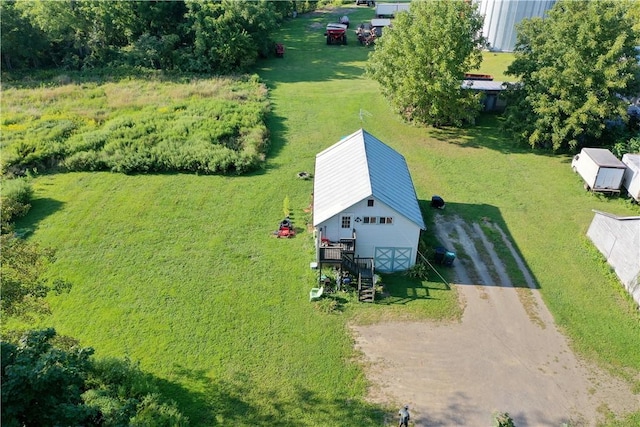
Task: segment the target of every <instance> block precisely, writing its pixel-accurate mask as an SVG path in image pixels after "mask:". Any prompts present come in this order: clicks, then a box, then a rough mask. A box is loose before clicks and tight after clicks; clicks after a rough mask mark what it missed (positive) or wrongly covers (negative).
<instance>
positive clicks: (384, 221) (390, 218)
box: [380, 216, 393, 224]
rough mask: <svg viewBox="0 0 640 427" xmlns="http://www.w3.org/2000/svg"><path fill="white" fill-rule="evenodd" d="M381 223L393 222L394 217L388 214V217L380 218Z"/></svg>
mask: <svg viewBox="0 0 640 427" xmlns="http://www.w3.org/2000/svg"><path fill="white" fill-rule="evenodd" d="M380 224H393V218H392V217H390V216H388V217H381V218H380Z"/></svg>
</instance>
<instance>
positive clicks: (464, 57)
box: [367, 0, 485, 126]
mask: <svg viewBox="0 0 640 427" xmlns="http://www.w3.org/2000/svg"><path fill="white" fill-rule="evenodd" d="M482 22H483V19H482V16H481V15H480V14H479V13H478V10H477V5H476V4H475V3H473V2H463V1H456V0H441V1H433V0H429V1H417V2H412V3H411V6H410V9H409V11H408V12H406V13H404V12H403V13H400V14H398V16H397V17H396V19H394V21H393V27H390V28H385V30H384V35H383V36H382V37H381V38H379V39H378V40H376V46H375V50H374V51H373V52H372V53H371V54H370V55H369V61H368V62H367V73H368V75H369V76H371V78H373V79H374V80H375V81H377V82H378V83H379V84H380V87H381V90H382V93H383V94H384V96H385V97H386V98H387V99H388V100H389V102H390V103H391V105H392V106H393V108H394V109H395V110H396V111H397V112H398V113H399V114H400V115H401V116H402V117H403V118H404V119H405V120H407V121H411V122H415V123H421V124H426V125H432V126H443V125H457V126H459V125H462V124H463V123H464V122H470V121H473V119H474V118H475V116H476V115H477V113H478V112H479V111H480V108H481V105H480V102H479V101H480V100H479V97H480V95H479V94H474V93H473V91H469V90H464V89H462V88H461V83H462V81H463V80H464V74H465V72H468V71H469V70H472V69H476V68H478V66H479V65H480V62H481V61H482V48H483V47H484V45H485V40H484V38H483V37H482V36H481V35H480V31H481V29H482Z"/></svg>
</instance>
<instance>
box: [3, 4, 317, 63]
mask: <svg viewBox="0 0 640 427" xmlns="http://www.w3.org/2000/svg"><path fill="white" fill-rule="evenodd" d="M316 3H317V2H316V1H275V2H274V1H248V0H222V1H215V2H210V1H203V0H187V1H158V2H155V1H154V2H148V1H123V2H104V1H92V0H77V1H73V2H62V1H47V0H9V1H3V2H1V3H0V8H1V12H2V32H1V33H2V60H3V62H4V64H3V65H4V66H3V69H7V70H12V69H19V68H43V67H44V68H46V67H51V66H53V67H59V68H65V69H69V70H78V69H87V70H88V69H93V68H98V67H106V66H111V67H114V66H116V67H117V66H133V67H144V68H152V69H163V70H180V71H195V72H213V73H221V72H230V71H232V72H237V71H243V70H246V69H247V67H249V66H251V65H253V64H254V63H255V62H256V61H257V59H258V58H259V57H261V56H262V57H264V56H267V55H269V54H270V53H271V52H272V51H273V47H274V41H273V39H272V33H273V31H274V30H275V29H276V28H278V27H279V26H280V24H281V23H282V22H283V21H284V20H285V19H286V18H287V17H290V16H291V15H292V13H293V11H294V10H295V11H298V12H306V11H309V10H311V9H313V8H314V7H315V5H316Z"/></svg>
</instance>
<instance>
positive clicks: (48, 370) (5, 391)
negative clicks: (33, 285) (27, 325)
mask: <svg viewBox="0 0 640 427" xmlns="http://www.w3.org/2000/svg"><path fill="white" fill-rule="evenodd" d="M55 335H56V333H55V331H54V330H53V329H45V330H42V331H31V332H29V333H27V334H25V335H24V336H23V337H22V338H21V339H20V341H19V343H18V344H17V345H16V344H12V343H8V342H4V341H3V342H2V409H1V411H2V424H3V425H6V426H36V425H40V426H55V425H89V424H95V423H92V422H90V420H91V419H92V418H93V417H95V416H96V415H97V414H96V412H97V411H95V410H92V408H90V407H87V406H85V405H84V403H83V401H82V393H83V392H84V391H85V390H84V382H85V380H86V377H87V371H88V369H89V367H90V365H89V357H90V356H91V354H93V350H92V349H90V348H80V349H78V348H76V349H73V350H71V351H63V350H61V349H58V348H55V347H54V346H53V345H52V344H51V340H52V338H53V337H54V336H55Z"/></svg>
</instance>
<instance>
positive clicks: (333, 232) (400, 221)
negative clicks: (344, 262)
mask: <svg viewBox="0 0 640 427" xmlns="http://www.w3.org/2000/svg"><path fill="white" fill-rule="evenodd" d="M370 199H371V200H374V206H373V207H369V206H367V200H370ZM345 212H349V213H353V215H354V218H360V219H361V221H356V222H354V223H353V224H354V227H353V228H355V230H356V256H359V257H364V258H373V257H374V255H375V250H376V248H378V247H385V248H388V247H396V248H411V262H410V266H411V265H413V264H414V263H415V257H416V253H417V250H418V240H419V238H420V227H419V226H417V225H416V224H415V223H414V222H413V221H411V220H409V219H407V218H406V217H405V216H403V215H401V214H400V213H398V212H397V211H395V210H394V209H392V208H390V207H389V206H387V205H385V204H384V203H383V202H381V201H379V200H377V199H375V198H365V199H363V200H362V201H360V202H358V203H356V204H355V205H353V206H351V207H349V208H348V209H347V210H346V211H345ZM341 214H342V213H340V214H337V215H334V216H333V217H331V218H329V219H328V220H326V221H324V222H322V223H321V224H318V229H320V231H321V232H322V236H323V237H326V238H328V239H329V240H331V241H337V240H339V239H340V216H341ZM365 216H366V217H376V218H379V217H381V216H382V217H391V218H393V223H392V224H379V223H377V222H376V224H365V223H364V221H363V218H364V217H365Z"/></svg>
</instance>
